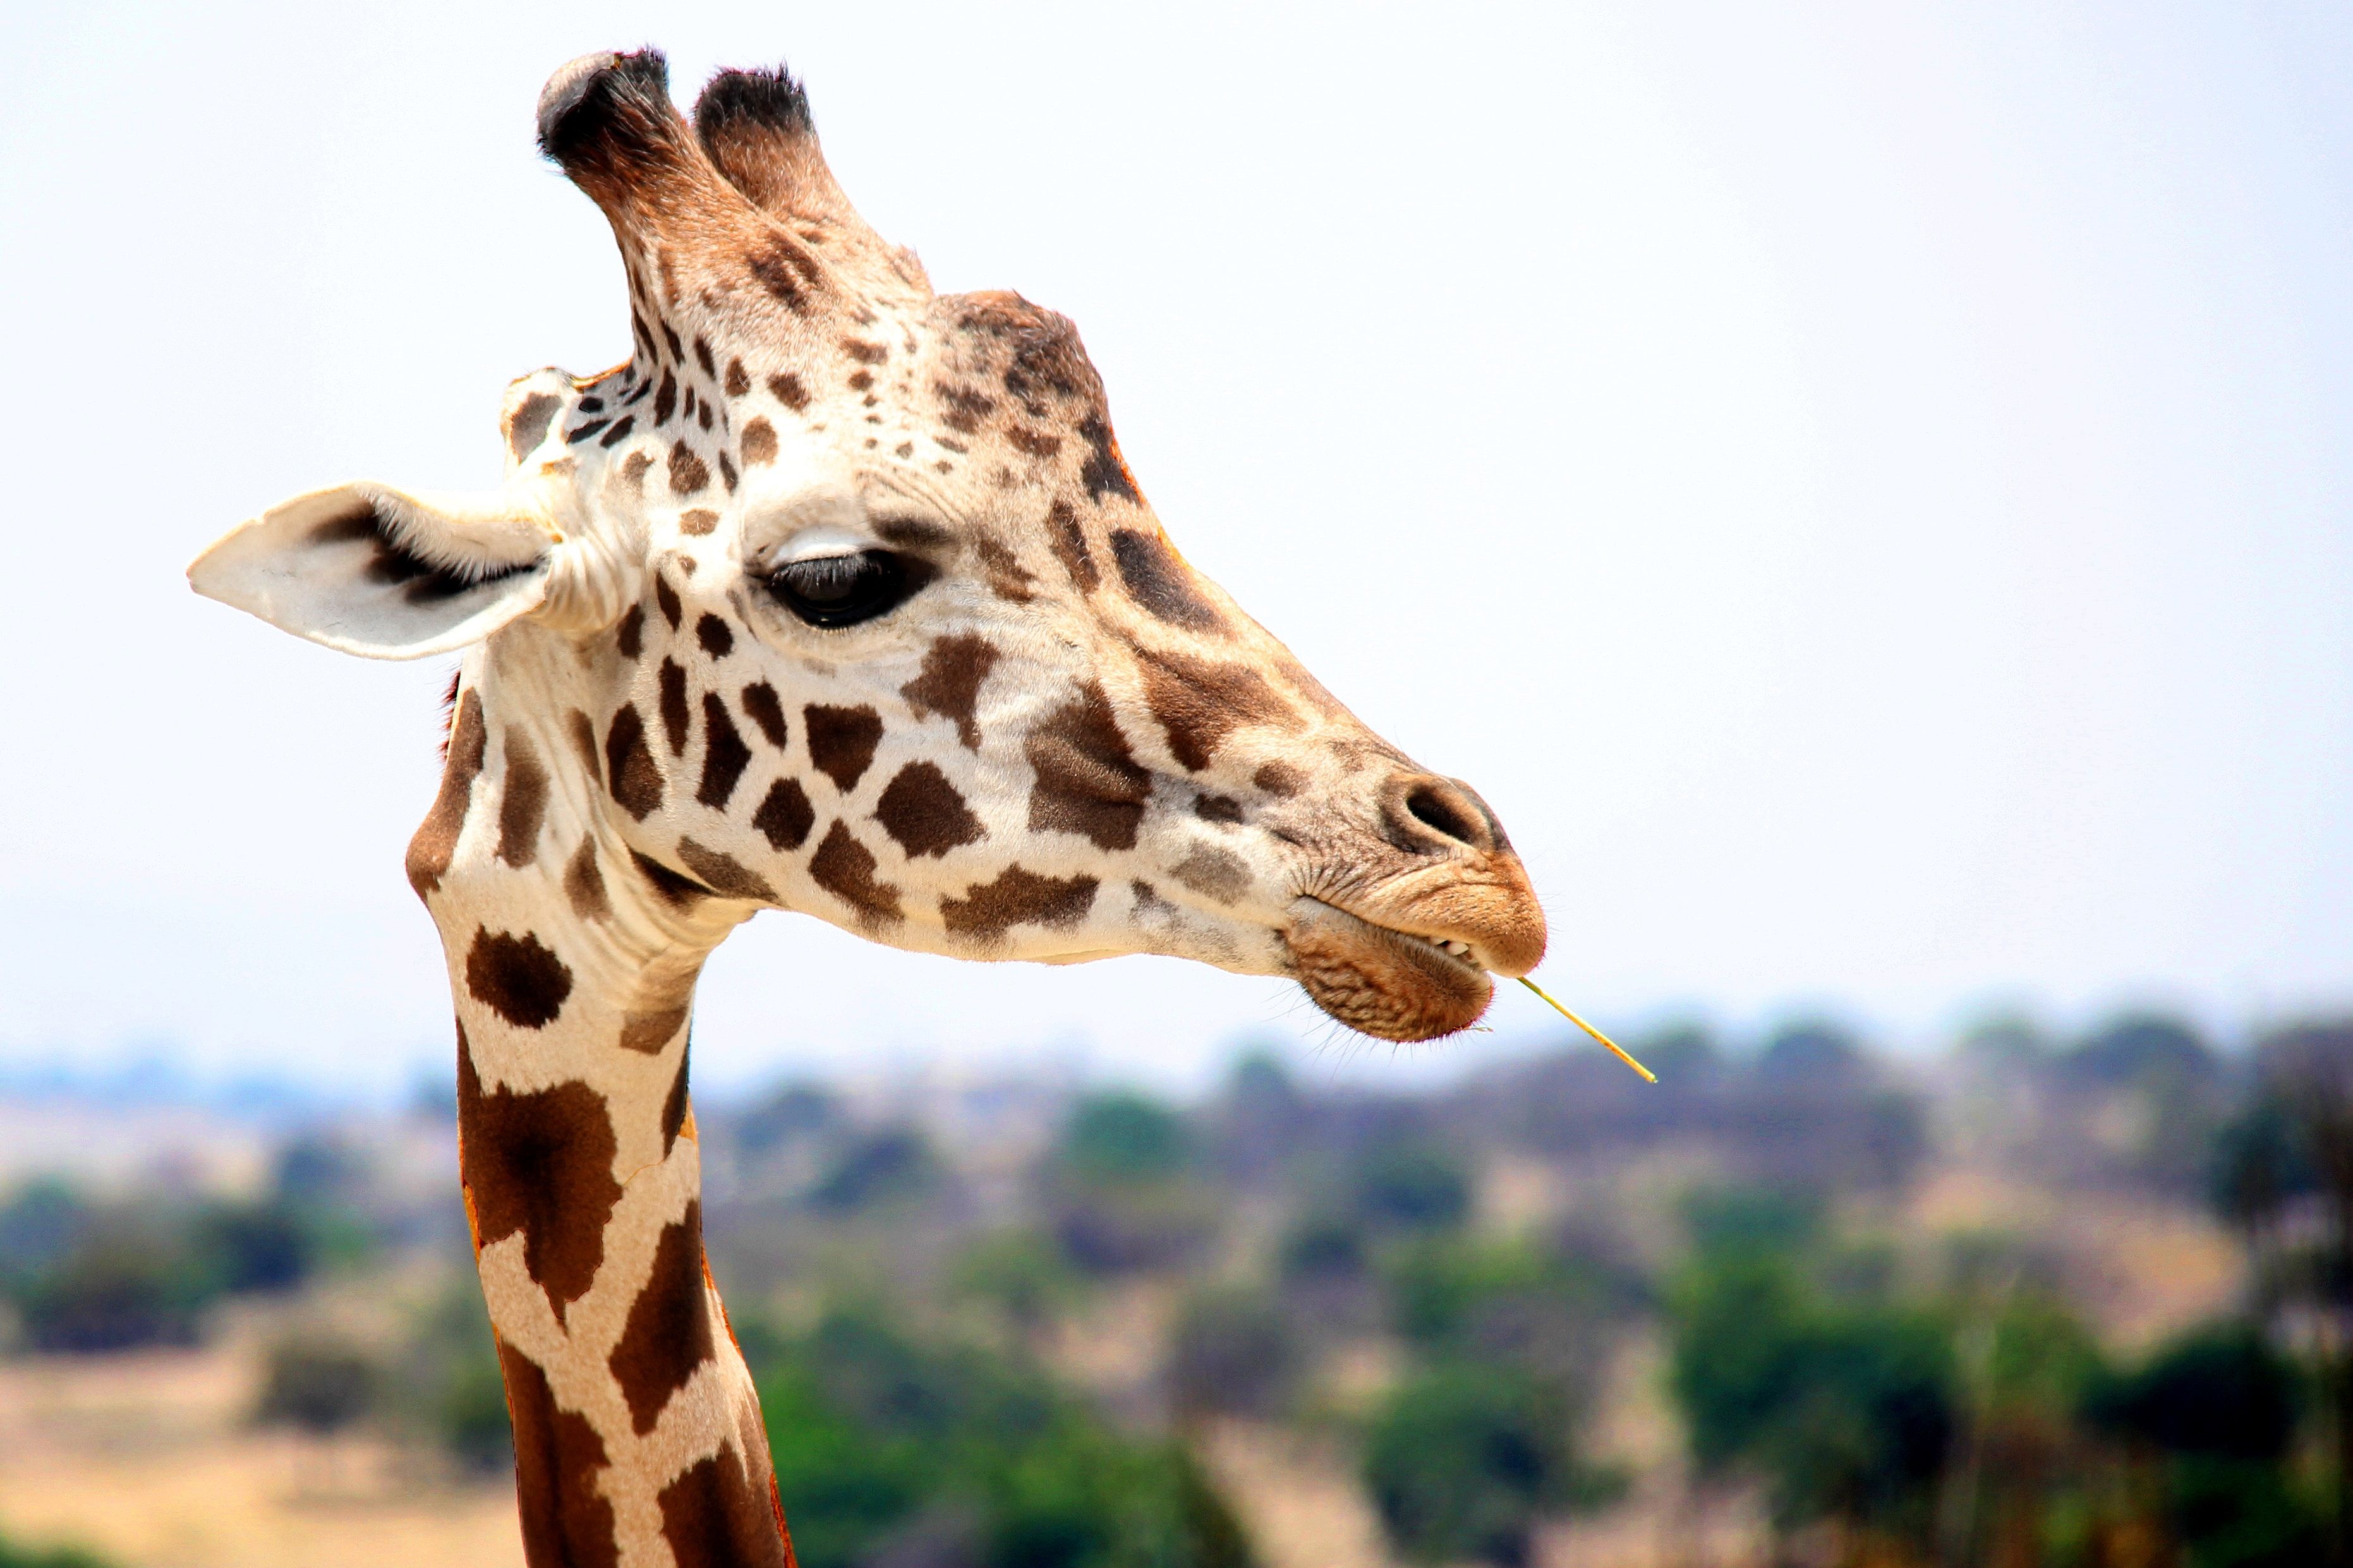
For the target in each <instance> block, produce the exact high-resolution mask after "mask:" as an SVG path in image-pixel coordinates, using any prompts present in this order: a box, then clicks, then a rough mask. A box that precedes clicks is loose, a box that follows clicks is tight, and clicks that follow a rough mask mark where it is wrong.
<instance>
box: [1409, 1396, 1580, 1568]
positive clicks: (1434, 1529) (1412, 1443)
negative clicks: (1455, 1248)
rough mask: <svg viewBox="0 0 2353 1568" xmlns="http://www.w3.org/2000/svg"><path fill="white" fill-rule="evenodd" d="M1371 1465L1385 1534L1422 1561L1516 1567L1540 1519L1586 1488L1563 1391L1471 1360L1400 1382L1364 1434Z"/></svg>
mask: <svg viewBox="0 0 2353 1568" xmlns="http://www.w3.org/2000/svg"><path fill="white" fill-rule="evenodd" d="M1363 1468H1364V1479H1365V1486H1366V1490H1367V1491H1368V1492H1370V1493H1371V1495H1372V1499H1373V1504H1374V1506H1375V1508H1377V1510H1379V1512H1380V1516H1381V1522H1382V1523H1383V1524H1384V1525H1385V1526H1386V1527H1387V1528H1388V1533H1389V1538H1390V1539H1391V1540H1392V1541H1393V1542H1396V1543H1397V1544H1398V1547H1399V1548H1400V1549H1401V1550H1402V1551H1403V1552H1405V1554H1406V1555H1407V1556H1408V1557H1409V1558H1411V1559H1413V1560H1414V1561H1416V1562H1420V1563H1443V1562H1451V1561H1457V1560H1461V1559H1465V1558H1468V1559H1472V1560H1475V1561H1478V1562H1482V1563H1497V1564H1501V1565H1503V1568H1519V1565H1520V1564H1523V1563H1525V1562H1526V1561H1527V1558H1528V1544H1529V1538H1530V1535H1531V1533H1532V1532H1533V1531H1534V1530H1535V1524H1536V1521H1538V1520H1539V1519H1540V1518H1541V1517H1543V1516H1544V1515H1545V1514H1546V1513H1547V1512H1550V1511H1552V1510H1556V1509H1559V1508H1563V1507H1566V1506H1567V1505H1568V1504H1570V1503H1571V1502H1573V1501H1576V1500H1577V1498H1578V1491H1579V1489H1578V1486H1577V1480H1578V1476H1577V1465H1576V1460H1575V1456H1574V1453H1573V1452H1572V1450H1571V1447H1570V1443H1569V1410H1568V1407H1567V1401H1566V1400H1565V1399H1564V1397H1563V1396H1562V1394H1561V1393H1560V1391H1559V1389H1558V1388H1557V1387H1556V1385H1554V1384H1551V1383H1550V1382H1548V1381H1547V1380H1546V1379H1543V1378H1537V1377H1531V1376H1529V1375H1527V1374H1526V1373H1524V1372H1521V1371H1518V1370H1515V1369H1513V1368H1509V1367H1504V1366H1497V1365H1491V1364H1484V1363H1474V1362H1462V1361H1456V1362H1448V1363H1440V1364H1439V1365H1437V1366H1433V1367H1431V1368H1430V1369H1428V1370H1426V1371H1423V1372H1421V1373H1417V1374H1415V1375H1414V1376H1412V1377H1410V1378H1409V1379H1407V1380H1406V1381H1405V1382H1404V1383H1402V1384H1399V1385H1398V1387H1397V1389H1396V1390H1395V1391H1393V1392H1392V1393H1391V1394H1390V1395H1389V1397H1388V1400H1387V1401H1386V1402H1385V1403H1384V1404H1383V1405H1382V1407H1381V1409H1380V1412H1379V1413H1378V1415H1376V1416H1375V1418H1374V1420H1373V1422H1372V1425H1371V1427H1370V1429H1369V1430H1368V1431H1367V1433H1366V1440H1365V1450H1364V1465H1363Z"/></svg>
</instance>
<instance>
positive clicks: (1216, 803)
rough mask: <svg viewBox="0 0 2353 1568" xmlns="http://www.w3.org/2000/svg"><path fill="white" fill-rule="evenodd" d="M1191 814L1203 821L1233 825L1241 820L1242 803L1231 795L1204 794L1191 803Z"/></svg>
mask: <svg viewBox="0 0 2353 1568" xmlns="http://www.w3.org/2000/svg"><path fill="white" fill-rule="evenodd" d="M1193 815H1194V816H1198V817H1199V818H1200V819H1201V820H1202V821H1204V822H1215V823H1219V824H1221V825H1223V826H1237V825H1239V824H1240V822H1241V819H1242V803H1241V802H1240V801H1238V800H1236V799H1234V797H1233V796H1231V795H1203V796H1201V798H1200V799H1198V800H1197V801H1195V802H1194V803H1193Z"/></svg>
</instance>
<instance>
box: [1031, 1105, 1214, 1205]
mask: <svg viewBox="0 0 2353 1568" xmlns="http://www.w3.org/2000/svg"><path fill="white" fill-rule="evenodd" d="M1191 1159H1192V1140H1191V1138H1190V1137H1189V1136H1188V1135H1187V1132H1186V1131H1185V1123H1184V1121H1182V1120H1181V1119H1180V1118H1179V1117H1178V1116H1177V1115H1176V1112H1175V1111H1173V1110H1169V1109H1168V1108H1167V1107H1166V1106H1165V1105H1162V1104H1161V1103H1159V1102H1158V1101H1157V1100H1147V1099H1146V1098H1145V1097H1144V1096H1143V1095H1140V1094H1130V1093H1118V1094H1099V1095H1091V1096H1089V1097H1088V1098H1087V1099H1084V1100H1081V1101H1080V1102H1079V1103H1078V1105H1077V1107H1076V1108H1075V1109H1074V1110H1072V1111H1071V1117H1070V1121H1068V1122H1067V1123H1065V1124H1064V1126H1063V1128H1062V1136H1061V1141H1060V1146H1059V1148H1058V1149H1057V1151H1056V1160H1057V1163H1059V1164H1060V1166H1061V1168H1062V1169H1063V1171H1065V1172H1066V1173H1069V1174H1070V1175H1071V1177H1072V1178H1074V1179H1075V1180H1077V1181H1079V1182H1081V1183H1085V1184H1110V1185H1115V1186H1126V1185H1134V1184H1140V1183H1150V1182H1165V1181H1167V1180H1169V1179H1170V1178H1172V1177H1174V1176H1176V1175H1177V1174H1179V1173H1182V1172H1183V1171H1184V1170H1185V1168H1186V1166H1187V1164H1188V1163H1190V1162H1191Z"/></svg>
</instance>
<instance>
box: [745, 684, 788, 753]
mask: <svg viewBox="0 0 2353 1568" xmlns="http://www.w3.org/2000/svg"><path fill="white" fill-rule="evenodd" d="M744 712H745V713H746V714H748V715H749V716H750V717H751V720H752V722H753V723H754V724H757V725H758V726H759V727H760V733H761V734H763V735H765V736H766V737H767V741H768V744H770V745H772V746H774V747H776V750H778V751H780V752H781V751H783V750H784V749H785V705H784V704H783V703H782V702H780V701H778V700H777V699H776V688H775V687H773V686H771V685H769V684H768V683H767V682H766V681H765V680H755V681H754V682H752V684H751V685H749V686H747V687H745V688H744Z"/></svg>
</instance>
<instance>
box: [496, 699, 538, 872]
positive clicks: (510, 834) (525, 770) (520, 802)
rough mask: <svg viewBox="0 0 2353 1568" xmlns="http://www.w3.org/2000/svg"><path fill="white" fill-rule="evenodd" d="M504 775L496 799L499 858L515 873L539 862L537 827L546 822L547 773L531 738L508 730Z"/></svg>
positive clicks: (511, 729) (512, 728)
mask: <svg viewBox="0 0 2353 1568" xmlns="http://www.w3.org/2000/svg"><path fill="white" fill-rule="evenodd" d="M506 734H507V740H506V754H507V767H506V775H505V778H504V780H503V781H502V787H501V794H500V795H499V847H498V857H499V858H500V859H501V860H503V861H505V862H506V863H507V864H508V865H510V866H512V867H514V868H517V869H518V870H520V869H521V868H523V867H525V866H528V865H530V864H531V863H532V862H533V860H535V859H537V858H539V829H540V825H541V824H542V823H543V822H544V821H546V820H547V770H546V769H545V768H543V767H542V766H541V765H540V763H539V752H537V751H535V750H533V747H532V743H531V737H530V736H528V735H526V734H524V733H523V732H522V731H521V730H519V729H517V728H515V727H514V726H512V725H509V726H508V727H507V732H506Z"/></svg>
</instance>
